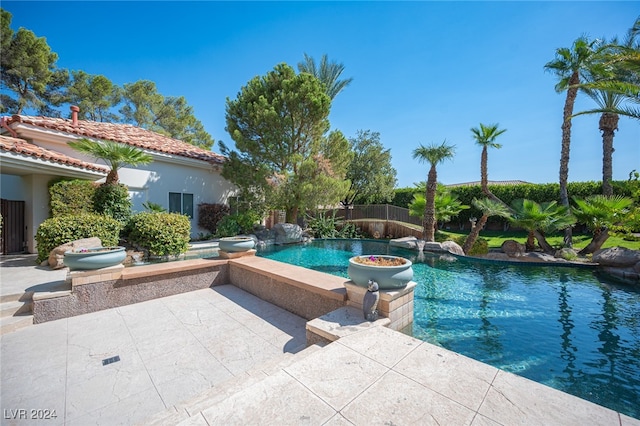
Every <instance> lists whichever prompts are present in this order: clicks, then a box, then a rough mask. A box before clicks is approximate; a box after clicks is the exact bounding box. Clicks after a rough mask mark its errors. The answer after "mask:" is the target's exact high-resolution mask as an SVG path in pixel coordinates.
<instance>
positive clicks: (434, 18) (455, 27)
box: [2, 0, 640, 187]
mask: <svg viewBox="0 0 640 426" xmlns="http://www.w3.org/2000/svg"><path fill="white" fill-rule="evenodd" d="M2 7H3V8H4V9H5V10H8V11H9V12H11V14H12V15H13V21H12V28H13V29H14V30H15V29H17V28H19V27H25V28H27V29H30V30H32V31H33V32H35V34H36V35H38V36H44V37H46V39H47V42H48V44H49V46H51V48H52V50H53V51H54V52H56V53H57V54H58V55H59V60H58V66H59V67H62V68H68V69H71V70H83V71H85V72H87V73H90V74H102V75H104V76H106V77H107V78H109V79H110V80H112V81H113V82H114V83H116V84H118V85H122V84H124V83H132V82H135V81H137V80H143V79H144V80H152V81H154V82H155V83H156V84H157V86H158V91H159V92H160V93H161V94H163V95H164V96H185V98H186V99H187V101H188V103H189V104H190V105H191V106H193V107H194V110H195V115H196V117H197V118H198V119H199V120H200V121H202V123H203V124H204V127H205V129H206V130H207V131H208V132H209V133H210V134H211V136H212V137H213V138H214V139H215V140H216V141H218V140H222V141H224V142H225V143H227V144H228V145H230V146H233V142H232V140H231V138H230V137H229V134H228V133H227V132H226V131H225V100H226V98H231V99H235V98H236V96H237V94H238V92H239V91H240V90H241V88H242V86H243V85H245V84H246V83H247V82H248V81H249V80H250V79H251V78H253V77H255V76H257V75H265V74H266V73H267V72H269V71H270V70H272V69H273V68H274V66H275V65H277V64H278V63H281V62H286V63H287V64H289V65H291V66H292V67H293V68H294V69H297V63H298V62H300V61H301V60H302V58H303V54H304V53H307V54H309V55H311V56H312V57H314V58H316V59H319V58H320V57H321V56H322V55H323V54H327V55H328V56H329V59H330V60H334V61H337V62H340V63H343V64H344V65H345V72H344V74H343V75H344V77H353V79H354V80H353V82H352V83H351V85H350V86H348V87H347V88H346V89H345V90H344V91H343V92H341V93H340V94H339V95H338V96H337V97H336V98H335V100H334V101H333V105H332V109H331V115H330V121H331V127H332V128H333V129H339V130H341V131H342V132H343V133H344V134H345V135H346V136H347V137H349V138H351V137H355V135H356V132H357V131H358V130H371V131H375V132H379V133H380V135H381V141H382V143H383V144H384V145H385V146H386V147H387V148H389V149H390V150H391V155H392V161H393V165H394V167H395V168H396V170H397V172H398V185H397V186H398V187H407V186H412V185H413V184H414V183H416V182H419V181H424V180H426V174H427V169H428V166H427V165H425V164H421V163H419V162H418V161H416V160H414V159H412V155H411V153H412V151H413V150H414V149H415V148H416V147H417V146H419V144H424V145H427V144H430V143H441V142H442V141H443V140H445V139H446V140H447V142H448V143H450V144H453V145H455V146H456V154H455V157H454V159H453V160H452V161H448V162H445V163H442V164H440V165H439V166H438V180H439V181H440V182H443V183H445V184H453V183H461V182H469V181H477V180H479V179H480V152H481V149H480V147H479V146H477V145H476V144H475V143H474V141H473V139H472V137H471V132H470V129H471V127H477V126H478V125H479V123H485V124H492V123H499V125H500V127H501V128H505V129H507V132H506V133H505V134H503V135H502V136H500V137H499V139H498V140H497V142H499V143H501V144H502V145H503V146H502V148H501V149H491V150H490V151H489V179H490V180H516V179H517V180H524V181H528V182H535V183H547V182H558V171H559V161H560V160H559V159H560V142H561V131H560V125H561V122H562V108H563V104H564V99H565V94H564V93H563V94H558V93H556V92H555V91H554V85H555V83H556V78H555V76H554V75H552V74H550V73H547V72H545V71H544V65H545V63H547V62H549V61H550V60H552V59H553V58H554V55H555V50H556V48H559V47H570V46H571V44H572V42H573V41H574V40H575V39H576V38H577V37H579V36H581V35H587V36H589V37H591V38H601V37H606V38H611V37H613V36H619V37H623V36H625V35H626V33H627V31H628V29H629V28H630V27H631V26H632V24H633V22H634V21H635V19H636V18H637V17H638V16H640V2H639V1H626V2H615V1H607V2H573V1H571V2H552V1H549V2H480V1H479V2H455V1H454V2H209V1H200V2H174V1H164V2H150V1H149V2H147V1H144V2H128V1H112V2H79V1H78V2H53V1H50V2H32V1H5V0H3V1H2ZM592 107H593V104H592V101H591V100H590V99H589V98H586V97H584V96H579V98H578V101H577V103H576V109H575V111H576V112H577V111H580V110H585V109H590V108H592ZM598 118H599V116H598V115H591V116H581V117H577V118H575V119H574V123H573V135H572V143H571V161H570V164H569V180H570V181H585V180H601V179H602V138H601V135H600V131H599V130H598ZM614 146H615V153H614V158H613V175H614V179H616V180H623V179H627V178H628V175H629V172H631V171H632V170H633V169H636V170H639V171H640V122H639V121H637V120H635V121H634V120H631V119H628V118H621V120H620V124H619V131H618V132H617V134H616V137H615V141H614ZM213 149H214V150H218V146H217V144H216V146H214V148H213Z"/></svg>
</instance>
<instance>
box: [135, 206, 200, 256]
mask: <svg viewBox="0 0 640 426" xmlns="http://www.w3.org/2000/svg"><path fill="white" fill-rule="evenodd" d="M127 229H128V230H129V233H128V238H129V240H131V241H132V242H134V243H135V244H136V245H138V246H140V247H142V248H144V249H147V250H149V254H150V255H153V256H166V255H178V254H180V253H185V252H186V251H187V250H188V249H189V236H190V234H191V222H190V221H189V218H188V217H187V216H184V215H182V214H178V213H152V212H142V213H138V214H136V215H135V216H133V217H132V218H131V219H130V220H129V223H128V225H127Z"/></svg>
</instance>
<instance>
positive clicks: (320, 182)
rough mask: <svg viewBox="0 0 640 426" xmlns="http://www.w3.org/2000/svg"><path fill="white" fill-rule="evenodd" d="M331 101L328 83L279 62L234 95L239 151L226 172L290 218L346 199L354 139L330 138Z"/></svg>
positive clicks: (232, 123)
mask: <svg viewBox="0 0 640 426" xmlns="http://www.w3.org/2000/svg"><path fill="white" fill-rule="evenodd" d="M330 106H331V99H330V98H329V96H327V95H326V93H325V90H324V87H323V85H322V83H321V82H320V81H319V80H318V79H317V78H315V77H314V76H312V75H310V74H308V73H301V74H298V75H296V73H295V71H294V70H293V68H291V67H290V66H289V65H287V64H279V65H277V66H276V67H275V68H274V69H273V70H272V71H270V72H268V73H267V74H266V75H264V76H256V77H254V78H253V79H252V80H250V81H249V82H248V83H247V85H245V86H244V87H242V89H241V91H240V92H239V93H238V96H237V98H236V99H235V100H231V99H228V98H227V103H226V124H227V126H226V130H227V131H228V132H229V135H230V136H231V138H232V139H233V141H234V142H235V146H236V150H232V149H230V148H229V147H227V146H226V145H225V144H224V143H222V142H220V150H221V152H222V154H223V155H226V156H227V157H228V160H227V162H226V163H225V165H224V168H223V172H222V175H223V176H224V177H225V178H227V179H229V180H230V181H231V182H233V183H234V184H236V185H237V186H238V187H239V188H240V190H241V196H242V197H243V198H246V199H250V200H252V202H253V204H252V205H253V206H257V205H261V206H262V207H263V208H280V209H283V210H285V211H286V214H287V221H288V222H295V221H296V220H297V216H298V212H299V211H300V210H304V209H307V208H316V207H318V206H320V205H330V204H335V203H337V202H338V201H339V200H340V199H342V198H343V197H344V195H345V193H346V191H347V190H348V185H349V182H348V181H346V180H345V175H346V171H347V166H348V164H349V162H350V161H351V152H350V150H349V149H348V147H349V142H348V141H347V139H346V138H345V137H344V135H342V133H341V132H339V131H333V132H331V133H329V134H327V132H328V131H329V120H328V116H329V110H330Z"/></svg>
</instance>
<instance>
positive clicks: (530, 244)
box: [524, 231, 536, 251]
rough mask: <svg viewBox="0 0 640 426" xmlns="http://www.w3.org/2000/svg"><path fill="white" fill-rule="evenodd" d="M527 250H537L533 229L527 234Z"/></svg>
mask: <svg viewBox="0 0 640 426" xmlns="http://www.w3.org/2000/svg"><path fill="white" fill-rule="evenodd" d="M524 247H525V250H526V251H535V249H536V237H535V236H534V235H533V231H529V233H528V234H527V242H526V243H525V244H524Z"/></svg>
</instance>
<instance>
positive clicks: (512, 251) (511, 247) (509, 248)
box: [501, 240, 527, 257]
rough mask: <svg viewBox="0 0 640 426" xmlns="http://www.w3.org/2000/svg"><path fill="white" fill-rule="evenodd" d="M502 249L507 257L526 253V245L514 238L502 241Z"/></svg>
mask: <svg viewBox="0 0 640 426" xmlns="http://www.w3.org/2000/svg"><path fill="white" fill-rule="evenodd" d="M501 248H502V251H503V252H504V253H506V254H507V255H508V256H509V257H520V256H523V255H524V254H525V253H526V251H527V250H526V247H525V246H524V244H521V243H519V242H517V241H515V240H506V241H505V242H504V243H502V246H501Z"/></svg>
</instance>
